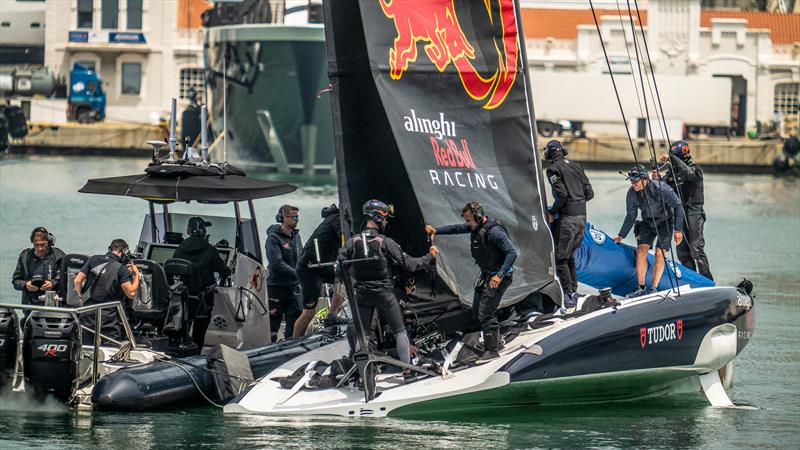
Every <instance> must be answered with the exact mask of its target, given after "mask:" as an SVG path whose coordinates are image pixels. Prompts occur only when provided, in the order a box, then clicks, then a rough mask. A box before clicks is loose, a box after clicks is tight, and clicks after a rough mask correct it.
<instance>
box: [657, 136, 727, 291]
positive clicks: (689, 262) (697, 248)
mask: <svg viewBox="0 0 800 450" xmlns="http://www.w3.org/2000/svg"><path fill="white" fill-rule="evenodd" d="M667 161H669V162H670V168H669V169H668V170H667V174H666V175H665V176H664V181H666V182H667V184H669V185H670V186H672V188H673V189H674V190H675V192H677V193H679V194H680V198H681V200H682V201H683V210H684V213H685V214H686V224H685V225H686V226H685V227H684V231H685V233H686V239H684V240H683V242H681V243H680V245H678V248H677V249H676V251H677V253H678V260H679V261H680V262H681V264H683V265H684V266H686V267H688V268H690V269H692V270H696V271H697V272H699V273H700V275H703V276H704V277H706V278H708V279H709V280H713V279H714V277H713V276H712V275H711V268H710V267H709V265H708V257H707V256H706V252H705V245H706V240H705V237H704V236H703V225H704V224H705V223H706V213H705V211H704V210H703V203H704V201H705V198H704V192H703V168H702V167H700V166H699V165H698V164H697V163H696V162H695V161H694V160H693V159H692V155H691V154H690V152H689V144H687V143H686V142H685V141H675V142H674V143H673V144H672V146H671V147H670V149H669V154H664V155H661V162H662V163H665V162H667Z"/></svg>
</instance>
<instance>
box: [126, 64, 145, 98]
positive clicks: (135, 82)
mask: <svg viewBox="0 0 800 450" xmlns="http://www.w3.org/2000/svg"><path fill="white" fill-rule="evenodd" d="M141 88H142V65H141V64H139V63H127V62H126V63H122V95H139V93H140V92H141Z"/></svg>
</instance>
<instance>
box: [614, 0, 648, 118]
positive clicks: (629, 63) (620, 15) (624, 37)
mask: <svg viewBox="0 0 800 450" xmlns="http://www.w3.org/2000/svg"><path fill="white" fill-rule="evenodd" d="M616 1H617V16H618V17H619V25H620V26H621V27H622V39H623V40H624V41H625V53H627V54H628V66H629V67H630V68H631V78H632V79H633V89H634V91H635V92H636V102H637V103H638V104H639V114H641V115H644V110H643V109H642V99H641V97H640V96H639V86H637V85H636V75H635V74H634V72H633V60H632V59H631V50H630V48H628V35H627V33H626V32H625V22H623V20H622V9H621V8H620V6H619V0H616ZM631 31H632V32H633V33H635V32H636V31H634V30H631Z"/></svg>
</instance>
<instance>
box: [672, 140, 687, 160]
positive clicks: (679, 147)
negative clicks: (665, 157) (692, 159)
mask: <svg viewBox="0 0 800 450" xmlns="http://www.w3.org/2000/svg"><path fill="white" fill-rule="evenodd" d="M669 152H670V153H672V154H673V155H675V156H677V157H678V158H684V159H685V158H688V157H689V144H687V143H686V141H675V142H673V143H672V145H671V146H670V147H669Z"/></svg>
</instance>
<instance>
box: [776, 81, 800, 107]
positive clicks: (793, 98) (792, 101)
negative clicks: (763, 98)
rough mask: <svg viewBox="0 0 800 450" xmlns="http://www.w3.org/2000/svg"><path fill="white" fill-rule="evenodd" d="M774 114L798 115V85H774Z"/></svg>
mask: <svg viewBox="0 0 800 450" xmlns="http://www.w3.org/2000/svg"><path fill="white" fill-rule="evenodd" d="M775 114H800V83H781V84H776V85H775Z"/></svg>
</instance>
